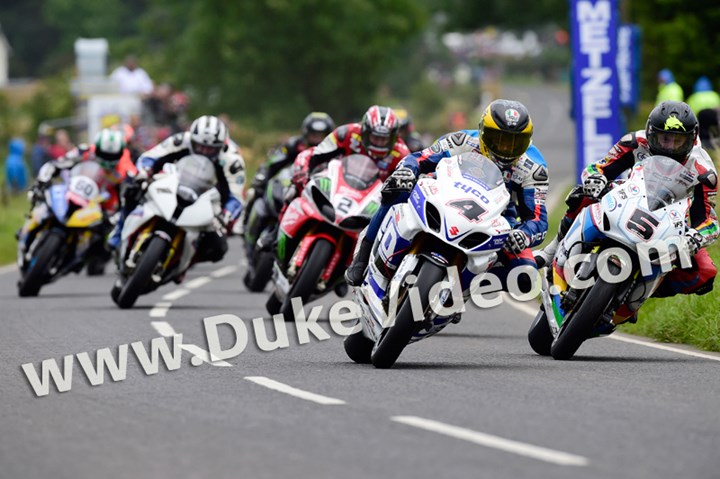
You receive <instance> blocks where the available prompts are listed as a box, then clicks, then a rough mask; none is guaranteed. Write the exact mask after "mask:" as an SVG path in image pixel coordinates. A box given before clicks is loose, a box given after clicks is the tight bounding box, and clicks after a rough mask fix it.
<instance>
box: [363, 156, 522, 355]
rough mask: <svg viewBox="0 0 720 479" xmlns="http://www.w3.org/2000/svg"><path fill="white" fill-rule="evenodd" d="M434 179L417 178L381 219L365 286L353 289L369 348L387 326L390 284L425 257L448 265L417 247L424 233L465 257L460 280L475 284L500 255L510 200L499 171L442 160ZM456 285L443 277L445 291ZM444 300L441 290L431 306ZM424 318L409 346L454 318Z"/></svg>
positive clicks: (475, 160)
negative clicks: (408, 192) (467, 277)
mask: <svg viewBox="0 0 720 479" xmlns="http://www.w3.org/2000/svg"><path fill="white" fill-rule="evenodd" d="M436 175H437V177H436V178H432V177H425V178H422V179H420V180H419V181H418V183H417V184H416V186H415V188H414V189H413V190H412V192H411V195H410V199H409V201H408V202H406V203H403V204H398V205H395V206H393V207H392V208H391V209H390V211H389V212H388V214H387V215H386V216H385V219H384V221H383V224H382V226H381V229H380V232H379V234H378V236H377V238H376V240H375V243H374V245H373V249H372V252H371V256H370V261H369V268H368V273H367V275H366V278H365V281H364V282H363V284H362V286H361V287H359V288H356V290H355V293H356V301H357V302H358V304H359V305H360V307H361V308H362V322H363V330H364V334H365V336H366V337H368V338H369V339H371V340H373V341H377V339H378V338H379V337H380V334H381V333H382V331H383V329H384V328H385V327H387V326H389V325H388V324H385V322H386V319H387V317H388V305H389V303H391V302H393V299H389V298H386V296H388V295H390V293H391V291H389V289H390V288H391V284H397V285H399V284H401V282H402V281H403V279H404V278H405V277H406V276H407V275H408V274H411V273H413V272H414V271H415V270H416V267H417V265H418V263H419V261H420V258H421V257H423V256H424V257H426V258H427V259H429V260H430V261H433V262H435V263H436V264H441V265H447V266H450V264H449V260H448V258H445V257H444V256H443V255H442V254H440V253H439V252H437V251H423V250H422V248H420V246H421V245H422V238H421V237H420V236H421V235H422V234H425V235H431V236H433V237H435V238H436V239H437V240H439V241H441V242H443V243H445V244H447V245H451V246H452V248H453V249H454V250H459V251H460V252H462V254H463V257H464V264H463V265H461V266H464V270H465V271H463V274H468V275H470V276H471V277H472V276H477V275H480V274H483V273H485V272H487V271H488V270H489V269H490V268H491V267H492V266H493V264H494V263H495V262H496V260H497V252H498V251H499V250H500V249H501V248H502V246H503V245H504V244H505V241H506V239H507V236H508V234H509V232H510V231H511V229H512V227H511V225H510V223H509V221H508V220H507V219H506V218H505V217H503V213H505V211H506V208H507V206H508V203H509V201H510V194H509V193H508V191H507V188H506V187H505V184H504V181H503V177H502V174H501V172H500V170H499V169H498V168H497V166H495V165H494V164H493V163H492V162H491V161H490V160H488V159H486V158H485V157H483V156H481V155H479V154H477V153H466V154H462V155H458V156H452V157H449V158H444V159H443V160H441V161H440V162H439V163H438V166H437V169H436ZM418 240H419V241H420V244H419V245H418V244H416V243H417V242H418ZM402 251H408V252H407V253H406V254H404V256H403V257H402V260H401V261H400V263H399V264H398V265H397V268H395V266H393V260H394V259H395V257H396V255H397V254H398V253H399V252H402ZM395 262H397V261H395ZM380 268H382V269H385V271H381V270H380ZM393 270H394V271H393ZM459 270H463V268H459ZM458 273H459V274H460V271H458ZM458 278H459V275H451V276H446V281H447V284H448V285H450V286H452V285H454V284H455V283H456V282H457V279H458ZM448 294H449V291H448V290H443V294H442V295H441V297H440V298H438V299H436V301H441V302H442V301H444V300H445V299H446V297H447V295H448ZM425 319H426V327H425V329H424V330H422V331H419V332H417V333H416V334H415V335H414V336H413V338H412V340H411V342H415V341H418V340H420V339H423V338H425V337H429V336H431V335H433V334H435V333H437V332H439V331H440V330H441V329H443V328H444V327H445V326H446V325H447V324H448V322H449V321H450V319H451V316H445V317H434V318H425ZM428 319H430V320H431V322H432V324H430V323H428V322H427V320H428Z"/></svg>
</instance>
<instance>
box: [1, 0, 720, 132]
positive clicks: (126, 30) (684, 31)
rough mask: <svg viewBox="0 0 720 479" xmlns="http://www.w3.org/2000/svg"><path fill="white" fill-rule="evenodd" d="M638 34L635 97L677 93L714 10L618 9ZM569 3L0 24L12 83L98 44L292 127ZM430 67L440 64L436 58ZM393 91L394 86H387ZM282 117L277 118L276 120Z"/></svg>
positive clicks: (187, 2)
mask: <svg viewBox="0 0 720 479" xmlns="http://www.w3.org/2000/svg"><path fill="white" fill-rule="evenodd" d="M621 7H622V13H623V17H624V20H625V21H628V22H632V23H637V24H639V25H640V26H641V27H642V29H643V37H642V38H643V44H642V52H643V67H644V68H643V77H642V84H643V87H644V88H643V89H642V91H643V95H644V96H645V97H646V98H648V99H649V98H651V97H653V96H654V94H655V73H656V72H657V71H658V70H659V69H661V68H665V67H667V68H671V69H672V70H673V71H674V72H675V74H676V77H677V79H678V81H679V82H680V83H681V84H682V85H683V86H684V87H685V89H686V91H687V92H689V91H690V90H691V87H692V83H693V82H694V80H695V79H696V78H697V76H699V75H703V74H704V75H708V76H709V77H710V78H711V80H713V82H714V83H716V84H717V83H718V82H719V81H720V64H719V63H718V62H714V61H712V60H713V58H714V56H713V55H714V52H717V51H718V47H720V37H719V36H717V35H714V31H715V29H716V26H717V25H718V24H720V5H716V4H713V2H712V0H696V1H695V2H693V8H692V9H690V8H688V7H687V4H686V2H684V1H683V0H663V1H661V2H660V1H656V0H621ZM568 18H569V4H568V0H537V1H535V2H529V3H528V2H525V1H522V0H505V1H502V2H479V1H477V0H256V1H242V2H226V1H224V0H104V1H103V2H97V1H96V0H4V1H3V2H2V4H1V5H0V24H1V25H2V28H3V31H4V32H5V35H6V36H7V37H8V39H9V40H10V43H11V44H12V47H13V55H12V57H11V65H10V66H11V70H10V72H11V76H12V77H43V76H46V75H50V74H55V73H57V72H58V71H61V70H63V69H67V68H69V67H70V66H71V65H72V64H73V61H74V53H73V48H72V47H73V42H74V41H75V39H76V38H77V37H105V38H107V39H108V40H109V42H110V45H111V52H110V53H111V58H110V60H111V65H112V66H114V65H116V64H118V63H119V62H120V61H121V60H122V58H123V57H124V56H125V55H126V54H128V53H135V54H137V55H138V56H139V58H140V61H141V65H142V66H143V67H144V68H145V69H146V70H148V71H149V72H150V73H151V75H152V76H153V78H154V79H156V80H157V81H168V82H171V83H173V84H175V85H177V86H178V87H180V88H186V89H189V90H190V91H191V93H192V94H193V97H194V98H195V99H196V100H198V101H199V102H201V103H202V104H203V105H204V106H205V107H206V109H210V110H214V111H218V112H220V111H225V112H228V113H231V114H234V115H237V116H239V117H245V118H246V119H247V120H248V121H254V122H257V123H258V124H259V125H260V124H261V125H275V126H278V127H291V126H294V125H295V123H296V119H297V118H298V116H300V115H302V114H303V113H304V112H307V111H310V110H326V111H332V112H333V113H334V114H336V115H337V116H338V120H340V121H343V120H345V119H347V118H352V117H356V116H357V115H358V114H360V113H361V112H362V111H363V110H364V108H366V107H367V105H368V104H369V103H370V102H372V101H373V98H374V97H375V95H376V93H377V89H378V86H379V85H382V84H385V83H387V82H390V84H391V85H392V86H393V94H394V95H396V96H399V97H402V96H403V95H407V94H408V92H409V91H410V90H411V87H412V84H413V83H414V82H417V81H419V80H420V79H422V78H423V74H424V68H425V66H426V65H427V63H428V62H429V61H434V60H435V59H434V58H433V55H438V53H437V52H436V51H433V43H432V41H429V39H428V32H435V33H442V32H443V31H472V30H476V29H479V28H482V27H485V26H489V25H495V26H498V27H500V28H506V29H512V30H516V31H520V30H523V29H526V28H537V27H540V26H546V25H548V24H551V25H556V26H558V27H560V28H567V27H568ZM440 60H442V59H440ZM393 79H394V81H393ZM288 118H289V119H288Z"/></svg>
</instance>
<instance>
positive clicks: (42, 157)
mask: <svg viewBox="0 0 720 479" xmlns="http://www.w3.org/2000/svg"><path fill="white" fill-rule="evenodd" d="M52 159H53V157H52V155H51V154H50V135H49V134H48V132H47V131H42V132H40V133H38V137H37V141H36V142H35V144H34V145H33V147H32V151H31V152H30V166H31V167H32V172H33V176H35V177H36V176H37V175H38V172H39V171H40V168H42V165H44V164H45V163H47V162H48V161H50V160H52Z"/></svg>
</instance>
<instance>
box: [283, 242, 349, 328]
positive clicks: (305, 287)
mask: <svg viewBox="0 0 720 479" xmlns="http://www.w3.org/2000/svg"><path fill="white" fill-rule="evenodd" d="M334 249H335V248H334V246H333V244H332V243H330V242H329V241H328V240H326V239H322V238H319V239H317V240H316V241H315V244H314V245H312V247H311V249H310V251H309V252H308V255H307V257H306V258H305V262H304V264H303V265H302V266H301V267H300V271H299V272H298V274H297V276H296V277H295V280H294V281H293V284H292V286H291V287H290V291H288V294H287V296H286V297H285V301H283V304H282V307H281V308H280V313H282V315H283V316H284V317H285V321H293V320H294V315H293V309H292V298H300V299H301V300H302V302H303V304H304V303H305V302H306V301H307V300H308V299H309V298H310V296H312V294H313V293H314V292H315V289H316V287H317V284H318V280H319V279H320V275H321V274H322V272H323V270H324V269H325V268H327V265H328V263H329V262H330V258H331V257H332V254H333V250H334Z"/></svg>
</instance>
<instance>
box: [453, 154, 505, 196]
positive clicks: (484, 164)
mask: <svg viewBox="0 0 720 479" xmlns="http://www.w3.org/2000/svg"><path fill="white" fill-rule="evenodd" d="M458 165H459V166H460V171H461V172H462V175H463V177H464V178H467V179H469V180H472V181H475V182H476V183H480V184H481V185H482V186H484V187H485V188H486V189H487V190H488V191H489V190H493V189H495V188H497V187H498V186H504V184H505V182H504V180H503V176H502V173H501V172H500V169H499V168H498V167H497V165H496V164H495V163H493V162H492V161H490V160H489V159H487V158H486V157H484V156H483V155H481V154H479V153H476V152H474V151H473V152H468V153H463V154H461V155H460V156H459V157H458Z"/></svg>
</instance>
